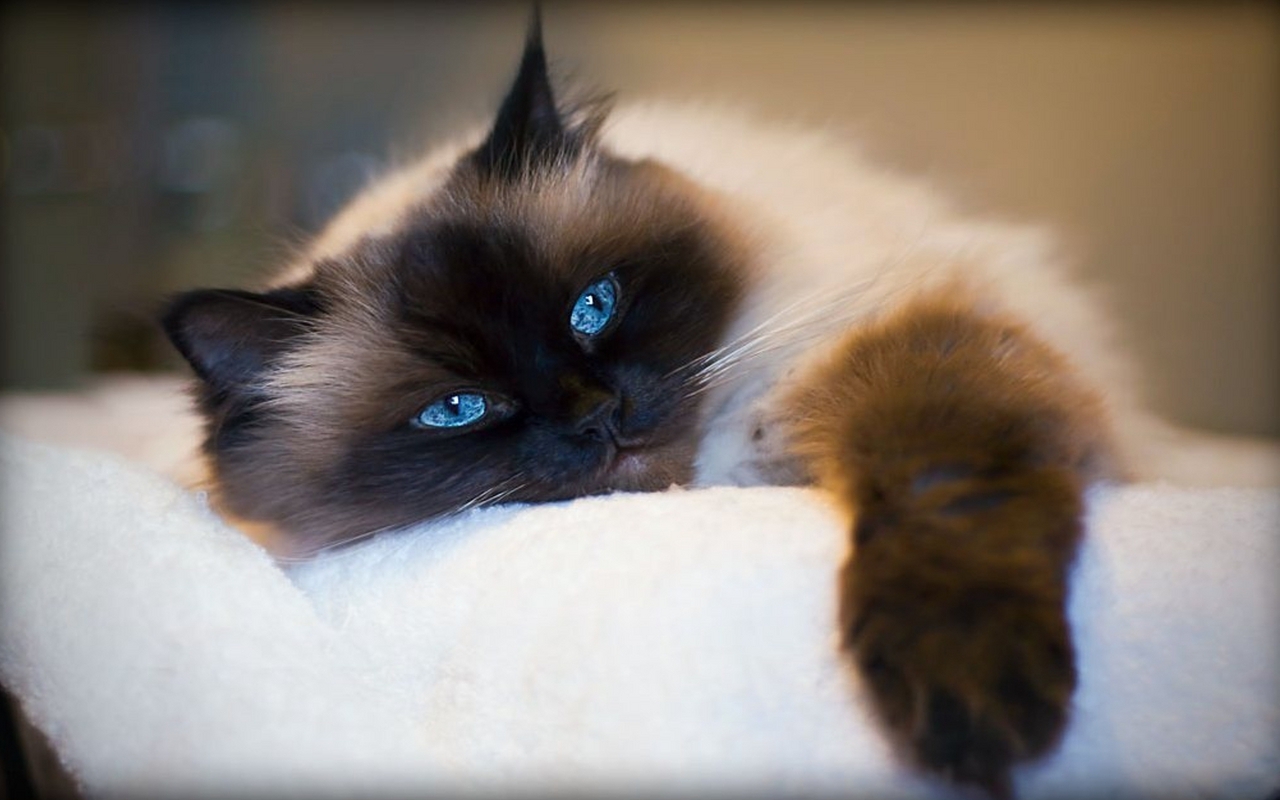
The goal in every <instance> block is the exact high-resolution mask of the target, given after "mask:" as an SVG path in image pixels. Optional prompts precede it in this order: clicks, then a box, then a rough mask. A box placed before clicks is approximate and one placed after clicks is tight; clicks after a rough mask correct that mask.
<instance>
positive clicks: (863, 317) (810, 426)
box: [162, 15, 1144, 797]
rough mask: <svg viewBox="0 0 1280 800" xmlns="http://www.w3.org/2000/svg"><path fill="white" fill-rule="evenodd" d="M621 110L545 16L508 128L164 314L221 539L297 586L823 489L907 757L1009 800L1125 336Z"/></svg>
mask: <svg viewBox="0 0 1280 800" xmlns="http://www.w3.org/2000/svg"><path fill="white" fill-rule="evenodd" d="M611 105H612V104H611V103H610V102H608V101H607V100H605V99H601V98H587V99H584V100H581V101H579V102H576V103H565V102H562V101H561V100H560V99H558V97H557V94H556V93H555V92H553V87H552V82H551V80H550V78H549V75H548V69H547V60H546V54H545V52H544V48H543V44H542V36H541V24H540V22H539V21H538V19H537V16H536V15H535V19H534V22H533V23H532V24H531V26H530V30H529V34H528V37H527V41H526V44H525V49H524V53H523V56H522V58H521V61H520V64H519V68H518V71H517V74H516V77H515V79H514V82H513V83H512V85H511V87H510V89H509V91H508V92H507V94H506V95H505V98H504V99H503V100H502V102H501V105H500V107H499V109H498V111H497V114H496V117H495V118H494V120H493V121H492V123H491V124H489V125H487V126H485V127H484V128H482V129H478V130H476V131H473V132H471V133H470V134H469V135H464V136H461V137H459V139H457V140H456V141H454V142H452V143H450V144H447V145H445V146H443V147H440V148H438V149H436V150H434V151H432V152H431V153H430V154H428V155H427V156H426V157H425V158H424V159H422V160H421V161H419V162H416V163H414V164H412V165H410V166H408V167H406V168H404V169H402V170H400V171H398V172H395V173H393V174H390V175H388V176H386V177H385V178H383V179H382V180H380V181H379V182H377V183H376V184H374V185H373V186H371V187H370V188H368V189H367V190H366V191H364V192H363V193H362V194H361V195H360V196H358V197H357V198H356V199H355V200H354V201H353V202H352V203H351V204H350V205H349V206H348V207H347V208H346V209H345V210H343V211H342V212H340V213H339V215H338V216H337V217H336V218H335V219H334V220H333V221H332V222H331V223H330V224H329V226H328V227H327V228H326V229H325V230H324V231H322V232H321V233H320V234H319V236H318V237H317V238H316V240H315V241H314V242H313V243H312V245H311V246H310V248H309V250H308V251H307V252H306V253H305V254H304V255H303V256H302V257H301V258H300V259H298V261H297V262H296V263H295V264H293V265H291V266H290V267H288V268H287V269H286V270H285V271H284V272H282V273H281V274H280V275H279V276H277V278H276V279H275V280H274V281H272V282H271V283H270V284H268V285H267V286H266V287H265V288H264V289H263V290H262V291H247V290H234V289H197V290H192V291H188V292H184V293H182V294H179V295H177V296H175V297H173V298H172V299H171V301H170V302H169V304H168V306H167V308H166V310H165V312H164V314H163V320H162V322H163V326H164V328H165V331H166V332H167V334H168V336H169V338H170V340H171V341H172V342H173V344H174V345H175V347H176V348H177V350H178V351H179V352H180V353H181V354H182V356H183V357H185V359H186V361H187V362H188V363H189V364H190V366H191V367H192V369H193V371H194V373H195V376H196V378H197V380H196V381H195V401H196V404H197V407H198V409H199V411H200V412H201V414H202V416H203V418H204V420H205V440H204V444H203V449H204V452H205V454H206V456H207V458H208V461H209V463H210V465H211V469H212V474H213V476H214V489H215V493H216V500H217V503H218V504H219V507H220V508H221V509H222V510H224V511H225V513H226V514H227V515H228V516H230V517H232V518H233V519H238V520H242V521H244V522H245V524H249V525H254V524H257V525H265V526H267V527H268V528H269V529H270V530H271V531H274V532H275V534H276V535H277V537H278V538H277V539H276V540H275V544H274V547H275V548H276V550H277V553H279V554H280V555H281V556H282V557H305V556H307V555H308V554H313V553H315V552H318V551H319V550H321V549H324V548H327V547H332V546H338V545H343V544H347V543H350V542H353V541H357V540H359V539H361V538H363V537H366V536H369V535H372V534H373V533H376V532H379V531H384V530H390V529H395V528H401V527H405V526H408V525H411V524H414V523H418V522H422V521H424V520H430V519H434V518H438V517H441V516H443V515H449V514H454V513H458V512H460V511H463V510H466V509H469V508H474V507H477V506H481V505H492V504H496V503H500V502H506V501H519V502H545V501H553V500H563V499H568V498H574V497H580V496H583V495H591V494H599V493H605V492H613V491H627V492H632V491H635V492H645V491H661V490H663V489H666V488H668V487H670V486H671V485H673V484H681V485H683V484H688V485H710V484H725V483H728V484H739V485H755V484H809V483H816V484H818V485H820V486H822V487H825V488H826V489H827V490H829V491H830V492H831V493H832V494H833V496H834V497H835V498H837V499H838V500H839V501H840V502H841V504H842V505H843V506H844V507H845V508H846V509H847V513H848V520H849V523H848V526H849V527H848V530H849V535H850V537H851V553H852V555H851V556H850V558H849V559H848V561H847V562H846V563H845V564H844V565H843V567H842V568H841V569H840V570H839V571H838V572H836V573H835V577H836V578H837V580H838V592H837V594H838V597H839V625H840V628H839V632H838V633H839V636H840V638H841V642H842V643H843V646H844V649H845V650H846V652H847V654H848V657H849V660H850V663H851V664H852V665H853V666H854V668H856V669H857V670H858V672H859V673H860V674H861V676H862V679H863V681H864V683H865V685H866V686H867V687H868V689H869V691H870V694H871V697H872V700H873V706H874V708H875V709H876V712H877V713H878V715H879V717H880V719H881V721H882V722H883V724H884V727H885V730H886V732H887V735H888V736H889V737H890V739H891V740H892V741H893V742H894V743H895V744H896V745H897V746H898V748H899V750H900V752H901V753H902V754H903V755H904V756H905V757H906V758H908V759H909V760H911V761H912V762H914V763H916V764H918V765H919V766H921V767H923V768H925V769H927V770H929V771H931V772H933V773H935V774H937V775H941V776H945V777H946V778H949V779H950V780H952V781H955V782H957V783H960V784H969V785H975V786H977V787H980V788H981V789H983V790H985V791H987V792H988V793H990V794H991V795H992V796H996V797H1003V796H1008V795H1010V794H1011V792H1012V787H1011V782H1010V774H1011V770H1012V769H1013V768H1014V767H1015V766H1016V765H1018V764H1020V763H1022V762H1024V761H1027V760H1030V759H1034V758H1036V757H1039V756H1042V755H1044V754H1046V753H1048V752H1050V751H1051V750H1052V748H1053V747H1054V745H1055V743H1056V742H1057V741H1058V739H1059V738H1060V736H1061V733H1062V731H1063V729H1064V727H1065V725H1066V723H1067V716H1068V708H1069V704H1070V700H1071V696H1072V693H1073V690H1074V687H1075V684H1076V679H1077V678H1076V670H1075V657H1074V650H1073V644H1072V639H1071V633H1070V630H1069V626H1068V622H1067V618H1066V612H1065V603H1066V597H1067V590H1068V572H1069V568H1070V565H1071V563H1072V559H1073V556H1074V553H1075V551H1076V548H1077V546H1078V544H1079V541H1080V538H1081V535H1082V513H1083V512H1082V504H1083V499H1082V498H1083V492H1084V490H1085V489H1086V487H1087V486H1088V485H1090V484H1091V483H1093V482H1095V481H1099V480H1107V479H1114V478H1122V477H1124V476H1125V475H1127V474H1129V472H1130V470H1131V469H1132V466H1133V463H1132V462H1133V453H1134V452H1136V451H1135V449H1134V447H1133V446H1132V444H1133V443H1132V442H1131V441H1126V440H1125V439H1124V438H1123V437H1122V436H1121V433H1123V432H1127V431H1130V430H1134V429H1137V428H1139V427H1140V425H1139V424H1138V423H1139V422H1140V419H1141V417H1142V414H1143V413H1144V412H1142V411H1141V409H1140V407H1139V406H1138V404H1137V401H1136V400H1135V399H1134V398H1133V395H1132V390H1131V389H1130V388H1129V383H1128V378H1127V366H1126V364H1125V362H1124V359H1123V358H1122V357H1121V356H1120V355H1119V354H1118V353H1117V352H1116V351H1115V350H1114V348H1112V346H1111V344H1110V334H1109V333H1108V331H1109V328H1108V325H1107V323H1106V321H1105V317H1104V315H1103V314H1102V312H1101V311H1100V310H1099V309H1098V308H1097V307H1096V305H1095V304H1094V303H1093V301H1092V300H1091V299H1090V298H1089V297H1088V296H1087V295H1086V293H1085V292H1084V291H1083V290H1081V289H1080V288H1079V287H1077V286H1076V285H1074V284H1073V283H1072V281H1071V280H1070V279H1069V278H1068V277H1067V276H1066V275H1065V273H1064V272H1063V271H1062V270H1061V269H1060V268H1059V267H1058V266H1057V265H1056V263H1055V261H1054V259H1053V256H1052V253H1051V251H1050V249H1049V246H1048V244H1047V242H1046V240H1045V239H1044V238H1043V237H1042V236H1041V235H1040V234H1039V233H1038V232H1036V231H1034V230H1030V229H1023V228H1018V227H1013V226H1008V225H1002V224H995V223H987V222H976V221H971V220H965V219H961V218H960V217H959V216H957V215H956V214H954V213H953V212H952V211H951V210H950V209H949V208H948V207H947V206H946V204H945V203H944V202H943V201H941V200H940V199H938V198H937V197H936V196H935V195H934V194H933V193H932V192H931V191H930V190H929V189H928V188H927V187H924V186H922V185H919V184H916V183H913V182H911V181H909V180H907V179H904V178H902V177H900V176H897V175H894V174H892V173H889V172H887V171H885V170H882V169H879V168H877V167H875V166H873V165H872V164H870V163H868V162H867V161H866V160H864V158H863V157H862V156H861V155H860V154H859V153H858V152H857V151H856V150H855V149H854V148H853V147H852V146H851V145H850V144H848V143H845V142H842V141H839V140H837V139H835V138H833V137H831V136H829V135H827V134H825V133H822V132H816V131H810V130H804V129H800V128H791V127H787V126H785V125H778V124H764V123H761V122H758V121H756V120H753V119H751V118H750V117H748V116H747V115H745V114H742V113H739V112H736V111H732V110H728V109H714V108H707V107H695V106H666V105H661V104H648V105H637V106H633V107H619V108H612V107H611ZM1131 423H1132V424H1131ZM835 566H836V565H833V568H834V567H835Z"/></svg>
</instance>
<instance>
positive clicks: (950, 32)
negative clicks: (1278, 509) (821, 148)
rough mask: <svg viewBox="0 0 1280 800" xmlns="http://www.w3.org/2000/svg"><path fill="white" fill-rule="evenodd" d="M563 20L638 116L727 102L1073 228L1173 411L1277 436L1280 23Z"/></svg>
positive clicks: (1156, 11)
mask: <svg viewBox="0 0 1280 800" xmlns="http://www.w3.org/2000/svg"><path fill="white" fill-rule="evenodd" d="M1081 5H1082V6H1083V5H1084V4H1081ZM514 16H515V17H516V19H517V22H516V23H513V25H518V19H519V16H520V15H519V14H518V13H516V14H515V15H514ZM546 16H547V39H548V45H549V47H550V49H551V50H552V52H553V54H558V55H559V57H560V58H559V61H560V65H561V66H562V67H564V68H566V69H567V70H568V71H570V72H571V73H578V74H579V75H581V76H582V77H583V78H588V79H590V80H591V81H593V82H595V83H598V84H600V85H601V86H605V87H611V88H615V89H618V90H619V93H620V94H621V95H622V96H623V97H630V96H638V95H648V94H657V93H661V94H671V93H675V94H679V95H682V96H689V97H698V96H713V97H730V98H738V99H741V100H744V101H746V102H749V103H751V104H753V105H756V106H758V107H759V108H761V109H762V110H764V111H766V112H767V113H769V114H771V115H777V116H783V117H795V118H800V119H805V120H811V121H816V122H828V123H832V124H835V125H838V126H841V127H844V128H847V129H849V130H850V131H855V132H856V133H857V135H858V136H859V137H860V138H861V139H862V140H863V141H864V142H865V143H866V144H867V145H868V146H869V147H870V148H871V150H872V151H873V152H875V153H878V154H880V155H881V156H882V157H883V158H884V159H886V160H887V161H889V162H891V163H894V164H897V165H901V166H902V167H903V168H905V169H907V170H909V171H911V172H914V173H920V174H925V175H928V176H931V177H933V178H934V179H936V181H937V182H939V183H940V184H941V185H943V186H944V187H945V188H946V189H947V190H948V191H949V192H950V193H951V194H952V195H953V196H954V197H956V198H957V199H958V200H959V201H960V202H961V203H962V204H963V205H964V206H966V207H969V208H972V209H975V210H980V211H982V212H985V213H991V214H996V215H1000V216H1005V217H1011V218H1015V219H1028V220H1037V221H1043V222H1047V223H1049V224H1051V225H1053V226H1055V227H1056V228H1057V229H1058V230H1059V231H1060V232H1061V234H1062V237H1063V240H1064V241H1065V243H1066V245H1067V246H1068V250H1069V252H1070V253H1072V254H1073V256H1074V258H1075V260H1076V261H1077V263H1078V264H1079V271H1080V272H1081V274H1082V275H1084V276H1086V277H1087V278H1089V279H1091V280H1096V282H1099V283H1101V284H1103V285H1105V286H1106V287H1107V289H1108V292H1109V294H1110V295H1111V297H1112V298H1113V300H1114V302H1115V304H1116V306H1117V308H1118V311H1119V312H1120V314H1121V316H1122V318H1123V320H1122V321H1123V324H1124V329H1125V331H1126V333H1127V334H1128V337H1129V343H1130V345H1131V348H1132V350H1133V351H1134V352H1135V353H1136V355H1137V356H1138V358H1139V360H1140V362H1141V363H1142V364H1143V366H1144V367H1145V376H1146V378H1147V384H1148V386H1149V387H1150V390H1151V394H1152V398H1153V401H1154V402H1155V404H1156V405H1157V406H1158V407H1159V408H1161V409H1162V410H1164V411H1166V412H1167V413H1169V414H1170V415H1172V416H1174V417H1177V418H1179V419H1182V420H1185V421H1188V422H1192V423H1198V424H1201V425H1205V426H1210V427H1214V428H1221V429H1227V430H1238V431H1249V432H1264V431H1265V432H1270V433H1280V313H1278V312H1280V234H1278V230H1280V191H1278V189H1280V186H1278V182H1280V163H1278V160H1280V159H1278V155H1280V13H1278V12H1277V10H1276V8H1275V7H1274V6H1269V7H1268V6H1264V5H1262V4H1256V5H1252V6H1230V5H1223V6H1216V7H1215V5H1214V4H1210V3H1205V4H1193V5H1186V6H1179V5H1175V4H1169V5H1167V6H1164V5H1162V4H1150V5H1149V6H1148V5H1140V4H1134V5H1132V6H1127V5H1126V6H1119V7H1107V6H1106V5H1105V4H1102V5H1100V7H1098V8H1094V9H1090V8H1088V7H1085V8H1075V7H1073V6H1063V7H1061V8H1058V7H1054V6H1046V5H1042V4H1027V5H1026V6H1025V7H1023V8H1019V7H1018V6H1017V5H1016V4H1010V5H1003V4H989V5H983V4H978V5H969V4H963V3H957V4H929V5H924V6H912V7H895V6H894V5H892V4H848V5H843V4H837V3H821V4H815V5H812V6H804V5H788V4H781V3H779V4H760V5H744V6H740V5H734V4H727V3H715V4H709V5H703V6H698V5H692V6H691V5H686V4H675V3H671V4H665V3H663V4H640V5H625V4H617V5H614V4H596V5H592V4H580V5H573V6H551V7H549V8H548V11H547V15H546Z"/></svg>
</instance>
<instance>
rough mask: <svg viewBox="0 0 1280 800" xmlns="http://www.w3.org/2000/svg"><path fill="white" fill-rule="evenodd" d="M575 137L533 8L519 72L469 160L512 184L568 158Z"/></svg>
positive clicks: (539, 18) (537, 11) (539, 17)
mask: <svg viewBox="0 0 1280 800" xmlns="http://www.w3.org/2000/svg"><path fill="white" fill-rule="evenodd" d="M577 138H578V137H576V136H574V135H572V133H571V132H570V131H569V129H568V126H567V125H566V124H565V120H564V119H563V118H562V117H561V114H560V110H559V109H558V108H557V107H556V101H555V95H554V94H553V93H552V91H551V80H550V78H549V77H548V75H547V55H546V52H545V51H544V50H543V47H542V12H541V10H540V9H539V7H538V6H537V5H535V6H534V10H533V18H532V19H531V20H530V22H529V32H528V34H527V37H526V39H525V43H524V55H523V56H522V57H521V59H520V71H519V72H518V73H516V79H515V82H514V83H513V84H512V86H511V89H510V90H508V92H507V96H506V98H505V99H504V100H503V101H502V106H501V107H500V108H499V109H498V117H497V119H496V120H495V121H494V123H493V128H492V129H491V130H490V131H489V136H488V138H486V139H485V140H484V143H483V144H481V145H480V148H479V149H478V150H476V152H475V154H474V156H473V158H474V160H475V164H476V166H477V167H479V168H480V171H481V173H483V174H485V175H490V176H494V177H499V178H503V179H508V180H510V179H515V178H519V177H520V176H521V175H523V174H524V173H525V172H527V171H528V170H529V169H530V168H531V167H539V166H545V165H547V164H550V163H553V162H554V161H555V160H556V159H557V158H558V157H560V156H562V155H564V154H566V153H572V152H573V151H574V150H575V149H576V147H577V141H576V140H577Z"/></svg>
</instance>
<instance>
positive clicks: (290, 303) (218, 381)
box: [160, 289, 318, 395]
mask: <svg viewBox="0 0 1280 800" xmlns="http://www.w3.org/2000/svg"><path fill="white" fill-rule="evenodd" d="M317 311H318V308H317V306H316V304H315V302H314V300H313V299H312V298H311V297H310V295H309V294H308V293H306V292H303V291H299V290H296V289H277V290H274V291H271V292H265V293H261V294H257V293H254V292H243V291H238V290H234V289H197V290H195V291H190V292H184V293H182V294H179V295H177V296H176V297H174V298H173V299H172V300H171V301H170V302H169V304H168V307H167V308H166V309H165V311H164V312H163V314H162V316H161V320H160V321H161V324H162V325H163V326H164V330H165V333H166V334H168V336H169V340H170V341H171V342H173V346H174V347H176V348H177V349H178V352H179V353H181V354H182V357H183V358H185V359H186V360H187V363H188V364H190V365H191V368H192V369H193V370H195V373H196V375H197V376H199V377H200V379H201V380H203V381H204V382H205V383H207V384H208V385H209V386H210V388H212V389H214V390H215V391H218V392H222V393H226V394H228V395H235V394H240V393H244V392H252V391H253V388H254V387H255V386H256V385H257V382H258V380H257V379H258V378H259V377H260V376H261V375H262V373H263V372H264V370H265V369H266V367H267V366H268V365H270V364H271V363H272V362H274V361H275V360H276V358H278V357H279V356H280V355H281V354H282V353H283V352H285V351H286V350H287V349H289V348H290V347H291V346H292V345H293V344H294V343H295V340H296V339H297V338H298V337H299V336H300V335H301V334H303V333H304V332H305V331H306V330H307V327H308V321H309V320H310V319H311V318H313V317H314V316H315V314H316V313H317Z"/></svg>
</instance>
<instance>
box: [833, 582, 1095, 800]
mask: <svg viewBox="0 0 1280 800" xmlns="http://www.w3.org/2000/svg"><path fill="white" fill-rule="evenodd" d="M920 572H922V573H924V574H923V575H921V574H919V573H917V572H915V571H913V574H912V577H911V578H904V577H903V576H899V579H898V580H895V581H892V582H890V583H888V584H884V583H883V582H881V581H878V580H876V578H875V577H872V576H869V575H868V574H867V572H866V571H865V570H862V569H859V568H858V566H857V565H856V563H855V564H851V565H850V567H848V568H847V569H846V574H845V585H844V589H845V591H844V592H843V599H844V604H843V608H842V612H843V616H844V620H845V625H844V629H843V634H844V641H845V644H846V646H847V647H849V648H851V650H852V655H853V658H854V661H855V663H856V665H857V667H858V670H859V672H860V673H861V675H862V677H863V680H864V681H865V683H866V686H867V687H868V689H869V690H870V693H871V697H872V700H873V705H874V708H875V710H876V711H877V712H878V714H879V716H880V718H881V719H882V721H883V722H884V724H885V725H886V727H887V728H888V729H889V733H890V735H891V737H892V738H893V739H894V740H895V743H896V744H897V745H898V746H899V749H900V750H902V751H903V752H904V754H905V755H906V756H907V757H908V759H909V760H911V761H913V762H915V763H917V764H919V765H920V766H923V767H925V768H927V769H929V770H931V771H933V772H935V773H937V774H939V775H942V776H944V777H946V778H948V779H950V780H952V781H954V782H956V783H960V784H970V785H976V786H978V787H981V788H982V789H984V790H985V791H986V792H987V793H988V794H990V795H991V796H993V797H996V798H1006V797H1010V796H1011V795H1012V792H1011V784H1010V771H1011V769H1012V768H1013V766H1014V765H1015V764H1016V763H1018V762H1020V761H1023V760H1026V759H1031V758H1035V757H1037V756H1040V755H1043V754H1044V753H1046V752H1047V751H1048V750H1049V749H1050V748H1052V747H1053V745H1054V744H1055V743H1056V741H1057V739H1058V738H1059V736H1060V734H1061V733H1062V730H1063V728H1064V726H1065V723H1066V719H1067V710H1068V705H1069V703H1070V699H1071V694H1072V691H1073V690H1074V688H1075V682H1076V674H1075V666H1074V653H1073V648H1072V645H1071V638H1070V633H1069V629H1068V625H1067V622H1066V619H1065V617H1064V615H1063V611H1062V606H1061V603H1060V602H1059V598H1055V597H1049V598H1046V597H1045V596H1043V593H1041V592H1037V591H1035V590H1034V589H1033V588H1031V589H1028V590H1020V589H1019V588H1017V587H1013V586H994V585H982V584H969V583H960V584H957V583H956V582H955V581H954V576H951V579H945V578H944V579H942V580H941V581H931V580H930V578H931V577H936V576H930V575H929V574H928V573H929V570H928V569H923V570H920ZM931 584H932V585H931Z"/></svg>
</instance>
